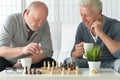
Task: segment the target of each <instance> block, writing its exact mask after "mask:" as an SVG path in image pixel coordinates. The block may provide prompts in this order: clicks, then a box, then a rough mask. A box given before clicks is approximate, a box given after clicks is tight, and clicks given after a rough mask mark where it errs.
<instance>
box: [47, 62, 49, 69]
mask: <svg viewBox="0 0 120 80" xmlns="http://www.w3.org/2000/svg"><path fill="white" fill-rule="evenodd" d="M47 70H50V62H49V61H48V67H47Z"/></svg>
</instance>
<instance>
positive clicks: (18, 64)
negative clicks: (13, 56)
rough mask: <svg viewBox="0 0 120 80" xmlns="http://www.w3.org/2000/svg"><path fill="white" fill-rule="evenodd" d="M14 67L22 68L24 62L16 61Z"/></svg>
mask: <svg viewBox="0 0 120 80" xmlns="http://www.w3.org/2000/svg"><path fill="white" fill-rule="evenodd" d="M13 68H17V69H18V68H22V64H21V63H16V64H14V65H13Z"/></svg>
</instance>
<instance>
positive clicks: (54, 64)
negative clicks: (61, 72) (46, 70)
mask: <svg viewBox="0 0 120 80" xmlns="http://www.w3.org/2000/svg"><path fill="white" fill-rule="evenodd" d="M54 65H55V64H54V61H52V68H53V69H54Z"/></svg>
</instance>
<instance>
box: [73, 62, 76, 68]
mask: <svg viewBox="0 0 120 80" xmlns="http://www.w3.org/2000/svg"><path fill="white" fill-rule="evenodd" d="M75 68H76V64H75V62H74V61H73V69H74V70H75Z"/></svg>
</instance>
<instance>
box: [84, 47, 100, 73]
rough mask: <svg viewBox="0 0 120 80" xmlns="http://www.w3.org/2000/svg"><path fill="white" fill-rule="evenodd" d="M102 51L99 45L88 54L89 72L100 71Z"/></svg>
mask: <svg viewBox="0 0 120 80" xmlns="http://www.w3.org/2000/svg"><path fill="white" fill-rule="evenodd" d="M101 55H102V51H101V49H100V47H99V46H98V45H95V46H94V47H93V48H92V49H89V50H88V51H87V53H86V58H87V60H88V65H89V70H90V72H92V73H97V72H98V71H99V69H100V64H101V61H100V57H101Z"/></svg>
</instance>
